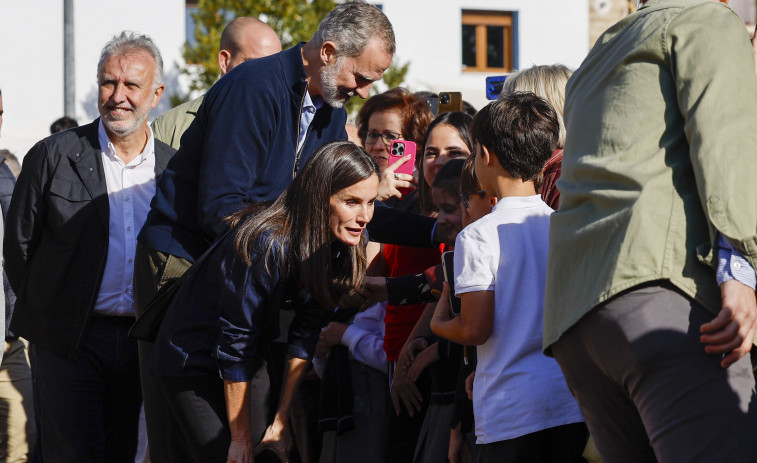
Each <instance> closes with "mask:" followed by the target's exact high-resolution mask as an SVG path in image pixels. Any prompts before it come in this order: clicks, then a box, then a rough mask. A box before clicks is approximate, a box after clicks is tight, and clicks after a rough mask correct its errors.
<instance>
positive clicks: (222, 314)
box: [153, 142, 379, 463]
mask: <svg viewBox="0 0 757 463" xmlns="http://www.w3.org/2000/svg"><path fill="white" fill-rule="evenodd" d="M378 183H379V178H378V167H377V165H376V163H375V161H373V159H372V158H371V157H370V156H368V154H367V153H366V152H365V151H364V150H363V149H362V148H360V147H357V146H356V145H354V144H353V143H350V142H333V143H329V144H327V145H325V146H323V147H322V148H320V149H319V150H318V151H316V152H315V153H314V154H313V155H312V156H311V158H310V159H309V160H308V162H307V163H306V164H305V166H304V167H303V169H302V171H301V172H300V173H299V175H297V177H296V178H295V179H294V180H293V181H292V183H291V184H290V185H289V187H288V188H287V189H286V191H285V192H284V193H283V194H282V195H281V196H280V197H279V198H278V199H277V200H276V201H275V202H274V203H273V204H272V205H271V206H270V207H268V208H262V207H255V206H251V207H250V208H248V209H247V210H244V211H242V212H239V213H237V214H235V215H234V216H232V217H231V218H230V220H229V222H230V225H231V227H232V229H231V231H230V232H228V233H227V234H226V235H224V236H223V237H222V238H221V239H220V241H219V243H217V245H216V246H215V247H214V248H213V249H212V250H211V251H210V254H209V255H207V256H206V258H205V259H204V260H203V261H202V262H201V263H200V265H199V266H198V267H197V268H195V269H194V270H193V273H192V274H191V275H190V276H189V278H187V280H186V281H185V282H184V284H183V285H182V287H181V288H180V289H179V291H178V292H177V294H176V296H175V298H174V300H173V301H172V303H171V305H170V306H169V308H168V310H167V313H166V316H165V319H164V321H163V323H162V325H161V328H160V332H159V334H158V338H157V340H156V345H155V360H154V371H153V373H154V374H156V375H158V376H160V377H161V382H162V386H163V389H164V392H165V393H166V400H167V401H168V403H169V405H170V407H171V410H172V413H173V415H174V418H175V421H176V422H177V423H178V424H179V426H180V428H181V434H182V435H183V441H184V445H186V447H187V452H186V454H187V456H188V459H191V461H196V462H198V463H199V462H209V461H228V462H251V461H252V459H253V458H252V445H253V444H254V443H255V441H256V440H257V438H258V437H259V436H252V435H251V430H250V416H249V414H250V405H249V403H248V402H249V399H248V397H249V394H248V392H249V391H248V389H249V385H250V380H251V379H252V377H253V375H254V374H255V372H256V371H257V370H258V369H259V368H260V367H261V365H262V363H263V356H264V353H265V350H266V348H267V346H268V345H269V344H270V343H271V342H272V341H273V340H274V339H275V338H276V337H277V336H278V334H279V327H278V320H279V311H280V310H295V311H298V310H305V309H310V310H312V306H313V305H319V306H322V307H323V310H325V311H328V312H331V311H332V310H333V307H335V306H336V300H337V299H338V298H339V297H340V296H341V295H342V294H344V293H346V292H350V291H354V290H356V289H357V288H359V287H360V286H361V284H362V280H363V277H364V273H365V268H366V259H365V243H366V236H365V227H366V225H367V224H368V222H369V221H370V220H371V217H372V215H373V206H374V201H375V198H376V194H377V190H378ZM253 413H254V411H253ZM172 444H173V445H182V443H181V441H180V440H179V441H177V442H176V443H172Z"/></svg>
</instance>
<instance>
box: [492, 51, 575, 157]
mask: <svg viewBox="0 0 757 463" xmlns="http://www.w3.org/2000/svg"><path fill="white" fill-rule="evenodd" d="M572 74H573V71H572V70H571V69H570V68H569V67H567V66H565V65H563V64H552V65H542V66H531V67H530V68H527V69H521V70H520V71H516V72H514V73H512V74H510V75H509V76H507V79H506V80H505V83H504V85H503V86H502V93H501V94H500V96H499V99H502V98H504V97H505V96H507V95H509V94H511V93H513V92H533V93H534V94H536V96H539V97H542V98H544V99H545V100H547V103H549V104H550V106H552V109H554V110H555V112H556V113H557V120H558V122H559V123H560V137H559V139H558V141H557V146H558V147H560V148H562V147H563V146H565V123H564V122H563V116H562V112H563V106H565V84H567V83H568V79H570V76H571V75H572Z"/></svg>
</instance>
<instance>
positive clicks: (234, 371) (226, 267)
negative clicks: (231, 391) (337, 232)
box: [214, 247, 282, 381]
mask: <svg viewBox="0 0 757 463" xmlns="http://www.w3.org/2000/svg"><path fill="white" fill-rule="evenodd" d="M228 249H231V247H229V248H228ZM252 259H253V262H255V263H256V264H253V266H252V267H248V266H247V265H246V264H245V263H244V262H243V261H242V260H241V259H238V258H237V257H236V256H235V255H234V254H233V252H232V253H230V255H228V256H227V257H226V258H224V259H223V260H222V262H221V273H222V275H224V280H223V284H222V286H221V294H219V298H218V305H217V307H218V315H219V322H220V335H219V337H218V340H217V343H216V349H215V352H214V357H216V359H217V361H218V368H219V373H220V375H221V377H222V378H223V379H225V380H229V381H249V380H250V379H252V377H253V376H254V374H255V372H256V371H257V369H258V367H259V366H260V365H259V363H260V359H261V358H262V356H263V355H262V350H263V349H265V348H266V346H267V345H268V343H269V342H271V341H272V339H270V338H271V332H274V333H275V332H277V331H278V330H277V329H273V328H276V327H277V326H278V325H277V323H278V313H279V309H280V305H281V291H280V290H281V286H282V285H281V280H280V278H279V273H278V270H277V266H276V265H273V264H272V263H270V264H269V268H270V270H271V272H270V273H269V272H268V271H266V269H265V266H264V265H263V262H262V261H263V259H262V256H261V255H260V253H258V252H256V253H254V254H253V255H252Z"/></svg>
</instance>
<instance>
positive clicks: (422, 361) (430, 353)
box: [407, 342, 439, 383]
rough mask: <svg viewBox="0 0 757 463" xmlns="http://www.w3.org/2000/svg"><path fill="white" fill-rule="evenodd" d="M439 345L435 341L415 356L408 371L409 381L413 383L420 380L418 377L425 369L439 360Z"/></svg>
mask: <svg viewBox="0 0 757 463" xmlns="http://www.w3.org/2000/svg"><path fill="white" fill-rule="evenodd" d="M438 347H439V343H438V342H435V343H433V344H431V345H430V346H428V347H427V348H426V349H424V350H423V351H422V352H421V353H420V354H418V356H416V357H415V360H414V361H413V364H412V365H411V366H410V369H409V370H408V372H407V379H408V380H409V381H412V382H413V383H414V382H416V381H418V377H419V376H420V375H421V373H423V370H425V369H426V368H428V366H429V365H431V364H432V363H434V362H437V361H439V350H438Z"/></svg>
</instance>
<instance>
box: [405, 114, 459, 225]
mask: <svg viewBox="0 0 757 463" xmlns="http://www.w3.org/2000/svg"><path fill="white" fill-rule="evenodd" d="M472 121H473V118H472V117H471V116H470V115H468V114H466V113H464V112H460V111H453V112H447V113H442V114H440V115H439V117H437V118H436V119H434V120H433V121H432V122H431V124H429V126H428V129H427V130H426V137H425V138H424V139H423V146H424V147H425V146H426V143H427V142H428V137H429V135H431V131H432V130H434V128H436V127H437V126H439V125H448V126H450V127H452V128H453V129H455V130H457V133H458V135H460V138H461V139H462V140H463V142H464V143H465V145H466V146H467V147H468V149H469V150H470V152H471V153H472V152H473V138H472V137H471V132H470V125H471V122H472ZM425 156H426V153H425V152H423V153H422V154H421V156H420V161H419V162H418V194H420V198H421V212H423V213H424V214H430V213H432V212H434V211H435V210H436V208H435V207H434V201H433V200H432V199H431V185H427V184H426V181H425V180H424V172H423V171H424V170H425V169H424V167H423V158H424V157H425Z"/></svg>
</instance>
